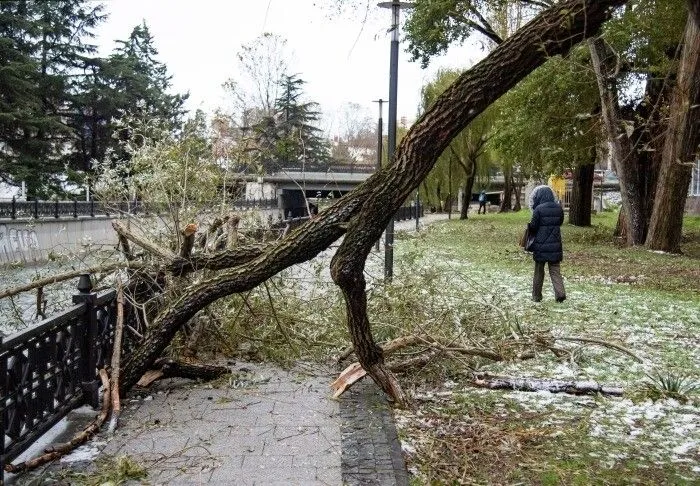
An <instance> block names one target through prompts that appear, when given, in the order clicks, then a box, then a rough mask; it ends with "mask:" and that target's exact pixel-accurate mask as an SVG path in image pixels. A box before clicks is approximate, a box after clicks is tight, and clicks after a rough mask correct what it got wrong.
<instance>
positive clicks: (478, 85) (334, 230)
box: [122, 0, 626, 403]
mask: <svg viewBox="0 0 700 486" xmlns="http://www.w3.org/2000/svg"><path fill="white" fill-rule="evenodd" d="M625 2H626V0H569V1H565V2H562V3H560V4H557V6H555V7H552V8H550V9H548V10H546V11H544V12H543V13H542V14H540V15H539V16H537V17H536V18H535V19H533V21H531V22H530V23H529V24H527V25H526V26H524V27H523V28H522V29H520V30H519V31H518V32H517V33H515V34H514V35H513V36H511V37H510V38H509V39H508V40H506V41H505V42H504V43H503V44H502V45H500V46H499V47H498V48H496V49H495V50H494V51H493V52H491V54H489V56H487V57H486V58H485V59H484V60H482V61H481V62H480V63H478V64H476V65H475V66H474V67H473V68H472V69H470V70H469V71H466V72H465V73H463V74H462V75H461V76H460V77H459V78H458V79H457V80H456V81H455V82H454V83H453V84H452V85H451V86H450V87H449V88H448V89H447V90H445V92H444V93H443V94H442V95H441V96H440V97H439V98H438V100H437V101H436V102H435V103H434V104H433V106H432V107H431V108H430V109H429V110H428V111H427V112H426V113H424V114H423V115H422V116H421V117H420V119H419V120H418V121H417V122H416V123H415V124H414V125H413V127H412V128H411V130H410V131H409V132H408V134H407V135H406V137H404V138H403V140H402V141H401V144H400V145H399V147H398V150H397V152H396V155H395V158H394V160H393V161H390V162H389V164H388V165H387V166H386V167H384V168H382V169H381V170H378V171H377V172H375V173H374V174H373V175H372V176H370V177H369V178H368V179H367V180H366V181H365V182H364V183H363V184H361V185H360V186H358V187H357V188H356V189H354V190H353V191H352V192H350V193H349V194H347V195H346V196H344V197H343V198H341V199H338V200H337V201H336V202H335V203H334V204H333V205H331V206H330V207H329V208H327V209H326V210H324V211H323V212H321V213H319V215H318V216H317V217H316V218H314V219H311V220H309V221H308V222H306V223H305V224H304V225H302V226H301V227H299V228H298V229H296V230H294V231H292V232H291V233H290V234H288V235H287V236H286V237H284V238H283V239H281V240H278V241H275V242H271V243H270V244H269V246H267V247H266V248H259V254H257V256H253V253H248V254H247V255H246V257H245V258H243V262H242V263H240V264H239V265H237V266H235V267H233V268H230V269H228V270H225V271H223V272H221V273H220V274H218V275H217V276H215V277H213V278H210V279H206V280H204V281H202V282H197V283H193V284H191V285H190V286H188V287H187V288H185V289H183V292H182V294H181V295H180V296H179V297H178V298H177V299H176V300H175V301H174V302H172V303H171V304H170V305H169V306H168V307H167V308H166V309H164V310H163V311H162V312H161V313H160V314H159V315H158V316H157V317H156V318H155V319H154V321H153V322H152V325H151V326H150V327H149V329H148V332H147V334H146V335H145V336H144V340H143V342H142V344H141V346H140V347H139V348H138V349H136V350H135V351H134V352H133V353H131V354H130V356H129V359H128V360H127V361H126V362H125V363H124V372H123V374H122V387H123V388H126V389H128V388H130V387H131V386H133V384H135V383H136V382H137V381H138V380H139V378H140V377H141V375H142V374H143V372H144V371H145V370H147V369H148V368H149V366H150V365H151V364H152V363H153V362H154V361H155V360H156V359H157V358H158V357H159V356H160V355H161V354H162V352H163V350H164V349H165V347H166V346H167V345H168V344H169V343H170V341H171V340H172V338H173V336H174V335H175V333H176V332H177V330H178V329H179V328H180V327H181V326H182V325H183V324H184V323H186V322H187V321H188V320H189V319H190V318H192V317H193V316H194V315H195V314H196V313H197V312H198V311H199V310H201V309H202V308H204V307H206V306H207V305H209V304H211V303H212V302H214V301H216V300H217V299H219V298H221V297H224V296H227V295H231V294H233V293H237V292H244V291H247V290H250V289H252V288H254V287H255V286H257V285H258V284H260V283H262V282H264V281H265V280H267V279H268V278H270V277H272V276H273V275H276V274H277V273H279V272H280V271H281V270H283V269H285V268H287V267H289V266H291V265H294V264H297V263H301V262H304V261H307V260H310V259H312V258H313V257H315V256H316V255H317V254H318V253H320V252H321V251H323V250H325V249H326V248H327V247H328V246H329V245H330V244H331V243H333V242H334V241H336V240H337V239H338V238H339V237H340V236H342V235H343V234H345V238H344V239H343V242H342V243H341V245H340V247H339V248H338V251H337V252H336V255H335V257H334V258H333V261H332V264H331V266H332V276H333V279H334V281H336V283H338V285H340V287H341V289H342V291H343V295H344V296H345V300H346V309H347V313H348V317H347V319H348V326H349V328H350V334H351V336H352V339H353V344H354V345H355V347H356V351H357V355H358V359H359V361H360V363H362V364H363V367H364V366H365V365H366V366H367V368H368V369H367V368H366V370H367V372H368V373H369V374H370V375H371V376H372V378H373V379H375V380H376V381H377V383H378V384H379V385H380V386H381V387H382V389H384V390H385V391H386V392H387V393H389V394H390V395H391V396H392V397H393V398H394V399H395V400H396V401H397V402H399V403H402V402H405V397H404V395H403V392H401V389H400V387H399V386H398V382H397V381H396V379H395V378H394V377H393V375H392V374H391V373H390V372H389V371H388V370H387V369H386V367H385V366H384V363H383V356H382V353H381V351H380V350H379V349H378V347H377V345H376V343H375V342H374V339H373V337H372V333H371V326H370V322H369V318H368V316H367V308H366V295H365V291H364V285H365V282H364V278H363V275H362V270H363V269H364V264H365V260H366V258H367V255H368V254H369V252H370V251H371V248H372V246H373V245H374V242H375V241H376V240H377V239H378V238H379V236H380V235H381V233H382V231H383V230H384V228H385V227H386V225H387V223H388V222H389V219H390V218H391V217H392V216H393V214H394V213H395V211H396V210H397V209H398V208H399V207H400V205H401V204H402V203H403V201H405V200H406V199H407V198H408V197H409V196H410V195H411V194H412V193H413V191H414V190H415V188H416V187H417V186H418V185H419V184H420V182H421V181H422V180H423V179H424V178H425V177H426V176H427V175H428V173H429V172H430V170H431V169H432V167H433V166H434V164H435V162H436V160H437V158H438V156H439V155H440V154H441V153H442V152H443V151H444V150H445V149H446V148H447V146H448V145H449V143H450V142H451V140H452V139H453V138H454V137H455V136H456V135H457V134H459V132H461V131H462V130H463V129H464V128H465V127H466V126H467V125H468V124H469V122H471V120H473V119H474V118H475V117H476V116H478V115H479V114H480V113H482V112H483V111H484V110H485V109H486V108H487V107H488V106H489V105H490V104H491V103H493V102H494V101H495V100H496V99H498V98H499V97H500V96H501V95H503V94H504V93H505V92H507V91H508V90H510V89H511V88H512V87H513V86H515V84H517V83H518V82H519V81H520V80H521V79H523V78H524V77H525V76H527V74H529V73H530V72H531V71H532V70H534V69H535V68H537V67H538V66H540V65H541V64H542V63H544V62H545V61H546V60H547V58H548V57H549V56H553V55H557V54H564V53H567V52H568V51H569V50H570V49H571V48H572V47H573V46H574V45H576V44H577V43H578V42H580V41H582V40H584V39H585V38H586V37H589V36H591V35H595V34H596V32H597V31H598V30H599V28H600V26H601V24H602V23H603V22H604V21H605V20H607V19H608V18H609V17H610V15H611V13H612V7H615V6H618V5H622V4H624V3H625ZM248 250H250V248H248ZM238 252H239V249H234V250H229V251H224V252H222V253H221V254H220V255H217V256H215V257H214V260H217V261H219V262H221V261H223V260H226V261H229V262H231V261H236V260H237V258H238ZM238 261H241V260H240V259H239V260H238Z"/></svg>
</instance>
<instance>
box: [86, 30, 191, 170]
mask: <svg viewBox="0 0 700 486" xmlns="http://www.w3.org/2000/svg"><path fill="white" fill-rule="evenodd" d="M157 55H158V51H157V49H156V47H155V43H154V39H153V36H152V35H151V34H150V31H149V29H148V26H147V25H146V24H145V23H144V24H142V25H138V26H136V27H135V28H134V29H133V30H132V32H131V34H130V35H129V37H128V38H127V39H126V40H121V41H117V47H116V48H115V49H114V52H113V53H112V54H111V55H110V56H109V57H108V58H106V59H96V60H93V62H92V63H91V64H90V65H89V66H88V68H89V74H88V75H87V76H86V77H85V79H84V84H83V86H82V91H81V94H80V97H79V99H78V103H77V104H76V108H77V110H76V126H75V129H76V132H77V136H76V141H75V143H76V146H75V148H74V157H75V158H76V160H77V161H78V162H79V163H78V164H76V167H78V168H82V169H83V170H86V171H89V170H91V168H92V161H94V160H102V159H104V158H105V157H107V156H108V154H109V153H110V152H112V155H111V156H112V157H113V158H114V159H115V160H121V161H122V162H123V161H125V160H127V159H128V157H129V156H128V154H127V153H126V152H124V151H123V150H122V149H121V147H122V146H123V142H126V141H128V140H129V138H130V137H131V136H132V133H133V131H134V130H133V127H131V126H129V125H128V124H127V125H125V124H124V123H123V122H122V120H125V119H127V118H128V119H129V120H130V122H129V123H131V122H133V121H134V120H135V119H138V120H140V121H141V122H145V121H149V122H153V123H157V124H158V125H159V126H158V130H156V131H155V132H154V133H156V132H157V133H160V130H161V129H167V130H173V129H176V128H177V127H179V126H180V125H181V121H182V117H183V115H184V114H185V109H184V107H183V105H184V103H185V100H186V99H187V97H188V95H187V94H184V95H180V94H174V95H173V94H169V93H168V91H169V90H170V88H171V79H172V76H171V75H169V74H168V72H167V67H166V66H165V64H163V63H161V62H160V61H158V60H157ZM139 126H140V128H139V132H140V134H141V135H148V134H147V133H143V129H144V128H145V127H146V125H145V124H144V123H139ZM115 131H116V132H118V137H115V136H113V134H114V133H115Z"/></svg>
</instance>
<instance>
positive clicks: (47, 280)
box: [0, 262, 149, 299]
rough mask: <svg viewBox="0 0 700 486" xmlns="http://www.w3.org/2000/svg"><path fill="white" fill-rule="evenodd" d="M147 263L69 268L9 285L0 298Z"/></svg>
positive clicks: (143, 265) (134, 267)
mask: <svg viewBox="0 0 700 486" xmlns="http://www.w3.org/2000/svg"><path fill="white" fill-rule="evenodd" d="M148 266H149V265H147V264H145V263H138V262H121V263H110V264H106V265H96V266H94V267H88V268H82V269H78V270H71V271H70V272H64V273H59V274H57V275H51V276H50V277H44V278H40V279H37V280H34V281H32V282H29V283H28V284H25V285H18V286H16V287H11V288H9V289H5V290H2V291H0V299H3V298H5V297H12V296H13V295H17V294H21V293H22V292H27V291H29V290H33V289H36V288H39V287H45V286H47V285H52V284H56V283H59V282H65V281H66V280H70V279H72V278H76V277H80V276H81V275H82V274H84V273H98V272H102V273H106V272H112V271H114V270H120V269H133V270H138V269H142V268H146V267H148Z"/></svg>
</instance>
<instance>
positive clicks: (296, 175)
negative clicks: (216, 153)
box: [242, 169, 373, 218]
mask: <svg viewBox="0 0 700 486" xmlns="http://www.w3.org/2000/svg"><path fill="white" fill-rule="evenodd" d="M372 172H373V170H363V171H353V172H335V171H326V172H306V171H300V170H299V169H289V170H282V171H279V172H275V173H273V174H265V175H244V176H243V177H242V179H243V181H245V198H246V199H277V201H278V203H279V208H280V210H281V211H282V212H283V214H284V216H285V217H286V218H289V217H293V218H296V217H301V216H306V215H307V208H306V201H307V200H308V199H312V200H316V199H337V198H339V197H341V196H343V195H345V194H346V193H348V192H350V191H351V190H353V189H354V188H355V187H357V186H358V185H360V184H361V183H362V182H364V181H366V180H367V178H368V177H369V176H371V175H372Z"/></svg>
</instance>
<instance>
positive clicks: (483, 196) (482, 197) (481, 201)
mask: <svg viewBox="0 0 700 486" xmlns="http://www.w3.org/2000/svg"><path fill="white" fill-rule="evenodd" d="M486 201H487V198H486V191H485V190H483V189H482V190H481V192H480V193H479V210H478V211H477V212H476V214H481V208H484V214H486Z"/></svg>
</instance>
